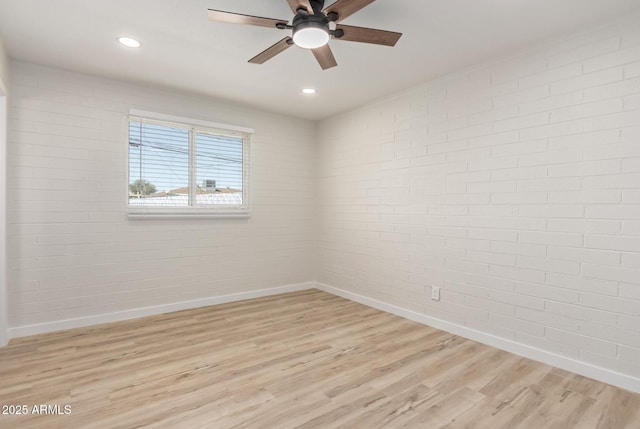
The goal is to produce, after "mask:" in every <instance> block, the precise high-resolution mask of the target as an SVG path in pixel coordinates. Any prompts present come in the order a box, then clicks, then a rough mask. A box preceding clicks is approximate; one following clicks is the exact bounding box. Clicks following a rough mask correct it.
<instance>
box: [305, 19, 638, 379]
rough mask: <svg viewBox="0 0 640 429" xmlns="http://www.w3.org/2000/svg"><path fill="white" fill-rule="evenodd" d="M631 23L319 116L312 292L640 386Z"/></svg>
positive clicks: (635, 40)
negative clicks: (352, 298)
mask: <svg viewBox="0 0 640 429" xmlns="http://www.w3.org/2000/svg"><path fill="white" fill-rule="evenodd" d="M639 19H640V17H638V16H636V17H634V18H633V19H631V18H629V19H628V20H626V21H622V22H619V23H616V24H614V25H612V26H609V27H603V28H600V29H596V30H593V31H591V32H586V33H583V34H581V35H575V36H573V37H570V38H566V39H559V40H556V41H555V42H549V43H548V44H546V45H544V46H540V47H537V48H536V49H533V50H530V51H528V52H524V53H521V54H519V55H516V56H513V57H511V58H507V59H503V60H500V61H496V62H493V63H489V64H484V65H481V66H478V67H475V68H472V69H468V70H465V71H461V72H458V73H455V74H452V75H449V76H445V77H443V78H441V79H439V80H436V81H433V82H427V83H424V84H422V85H420V86H417V87H415V88H412V89H411V90H408V91H405V92H402V93H399V94H396V95H395V96H392V97H390V98H388V99H385V100H382V101H380V102H377V103H374V104H370V105H368V106H365V107H363V108H361V109H358V110H357V111H354V112H350V113H347V114H343V115H341V116H340V117H336V118H330V119H327V120H325V121H323V122H322V123H321V124H320V126H319V130H318V133H319V137H318V139H319V141H318V143H319V147H318V154H319V156H318V166H317V168H318V185H317V187H318V198H319V200H318V201H319V202H318V211H319V215H318V235H317V236H318V244H317V247H318V249H317V252H318V256H317V259H318V262H317V275H316V277H317V279H318V280H319V281H320V282H323V283H327V284H329V285H331V286H335V287H338V288H342V289H345V290H348V291H351V292H354V293H359V294H361V295H365V296H367V297H371V298H375V299H378V300H381V301H384V302H388V303H390V304H394V305H398V306H401V307H405V308H409V309H413V310H415V311H419V312H422V313H424V314H427V315H430V316H433V317H438V318H441V319H444V320H446V321H449V322H452V323H458V324H463V325H466V326H468V327H470V328H473V329H478V330H481V331H484V332H487V333H490V334H493V335H497V336H500V337H504V338H507V339H510V340H514V341H518V342H521V343H524V344H527V345H530V346H533V347H538V348H540V349H543V350H545V351H548V352H552V353H556V354H560V355H563V356H567V357H570V358H574V359H579V360H581V361H583V362H587V363H592V364H595V365H600V366H604V367H606V368H608V369H610V370H613V371H619V372H621V373H624V374H629V375H632V376H635V377H640V336H639V335H638V332H639V330H640V328H639V326H640V26H638V25H637V22H638V20H639ZM407 124H408V125H407ZM407 127H408V128H407ZM425 148H426V151H425ZM387 169H393V172H394V175H396V176H397V177H402V178H403V179H402V181H399V182H391V181H390V180H391V177H392V176H390V175H389V174H388V172H387ZM335 201H341V202H343V203H344V204H345V205H336V204H335ZM347 204H357V205H358V206H359V207H361V210H362V214H355V215H354V214H353V213H351V212H349V211H348V210H347V206H346V205H347ZM382 207H383V208H384V209H385V210H384V215H382V214H381V213H382V212H381V211H380V208H382ZM365 213H366V214H367V215H366V216H365V215H364V214H365ZM367 230H368V231H399V232H400V231H401V232H402V235H399V236H394V235H386V236H384V239H383V237H382V236H370V237H368V239H367V240H366V241H363V242H360V243H357V244H356V243H355V242H354V240H355V237H357V234H358V232H359V231H367ZM383 241H384V245H385V250H384V251H381V250H380V249H381V247H380V244H381V243H382V242H383ZM407 241H408V242H409V243H410V244H411V246H410V247H408V246H407ZM390 244H395V246H392V245H391V246H390ZM407 257H408V258H409V261H406V258H407ZM381 267H384V268H385V269H384V276H381V277H380V278H379V279H378V280H375V279H376V275H377V273H380V272H381ZM407 270H411V272H409V273H408V271H407ZM407 275H408V277H409V280H410V281H411V282H412V285H413V286H412V288H411V289H403V290H402V294H400V293H397V292H396V284H397V282H400V281H405V280H407ZM365 278H367V279H369V280H370V281H366V282H365V281H364V280H363V279H365ZM431 286H439V287H441V288H442V299H441V301H439V302H435V301H431V299H430V291H431Z"/></svg>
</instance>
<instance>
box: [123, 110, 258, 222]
mask: <svg viewBox="0 0 640 429" xmlns="http://www.w3.org/2000/svg"><path fill="white" fill-rule="evenodd" d="M168 119H171V120H168ZM250 132H251V130H249V129H244V128H239V127H232V126H225V125H220V124H213V123H209V122H203V121H196V120H189V119H186V118H176V117H169V116H166V115H159V114H149V113H148V114H147V115H134V114H133V113H132V114H131V116H130V117H129V186H128V201H129V203H128V206H129V216H130V217H137V216H140V217H149V216H158V217H166V216H181V215H187V216H192V215H198V216H207V217H210V216H242V215H244V216H246V215H248V213H249V211H248V210H249V192H248V184H249V183H248V167H249V159H248V157H249V134H250Z"/></svg>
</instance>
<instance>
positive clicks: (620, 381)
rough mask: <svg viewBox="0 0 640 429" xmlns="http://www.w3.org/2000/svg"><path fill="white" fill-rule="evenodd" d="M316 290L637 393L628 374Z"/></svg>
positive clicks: (639, 383) (639, 386) (636, 382)
mask: <svg viewBox="0 0 640 429" xmlns="http://www.w3.org/2000/svg"><path fill="white" fill-rule="evenodd" d="M315 288H316V289H319V290H322V291H324V292H328V293H330V294H333V295H337V296H340V297H342V298H346V299H349V300H351V301H355V302H358V303H360V304H364V305H366V306H369V307H373V308H376V309H378V310H382V311H386V312H387V313H391V314H395V315H396V316H400V317H403V318H405V319H409V320H413V321H414V322H418V323H422V324H423V325H428V326H431V327H434V328H436V329H441V330H443V331H447V332H450V333H452V334H456V335H460V336H461V337H464V338H468V339H470V340H473V341H477V342H479V343H482V344H486V345H489V346H492V347H496V348H498V349H501V350H505V351H508V352H510V353H514V354H517V355H519V356H523V357H526V358H529V359H532V360H535V361H538V362H542V363H545V364H547V365H551V366H555V367H558V368H561V369H564V370H567V371H570V372H573V373H576V374H580V375H583V376H585V377H589V378H593V379H595V380H598V381H602V382H604V383H608V384H611V385H614V386H618V387H621V388H623V389H627V390H630V391H632V392H637V393H640V379H639V378H636V377H632V376H630V375H626V374H622V373H619V372H616V371H611V370H608V369H606V368H602V367H599V366H596V365H592V364H589V363H586V362H582V361H578V360H575V359H571V358H568V357H565V356H560V355H557V354H555V353H552V352H548V351H545V350H542V349H538V348H536V347H532V346H528V345H526V344H521V343H517V342H515V341H511V340H507V339H505V338H501V337H497V336H495V335H491V334H487V333H485V332H481V331H477V330H475V329H471V328H469V327H467V326H463V325H458V324H457V323H451V322H447V321H445V320H442V319H438V318H435V317H431V316H427V315H425V314H421V313H416V312H415V311H412V310H408V309H406V308H402V307H398V306H395V305H392V304H388V303H385V302H382V301H378V300H376V299H372V298H368V297H366V296H362V295H358V294H356V293H353V292H349V291H346V290H343V289H338V288H335V287H333V286H329V285H326V284H323V283H318V282H316V283H315Z"/></svg>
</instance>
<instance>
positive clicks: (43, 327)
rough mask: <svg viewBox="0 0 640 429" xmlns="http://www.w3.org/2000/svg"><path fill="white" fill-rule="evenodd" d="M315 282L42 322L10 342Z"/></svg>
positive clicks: (20, 329)
mask: <svg viewBox="0 0 640 429" xmlns="http://www.w3.org/2000/svg"><path fill="white" fill-rule="evenodd" d="M314 285H315V284H314V283H313V282H307V283H298V284H293V285H287V286H280V287H274V288H269V289H259V290H253V291H248V292H240V293H233V294H229V295H220V296H212V297H208V298H202V299H194V300H190V301H181V302H175V303H171V304H163V305H156V306H152V307H143V308H135V309H131V310H125V311H118V312H115V313H107V314H99V315H96V316H88V317H78V318H75V319H66V320H57V321H55V322H47V323H39V324H35V325H26V326H17V327H12V328H9V329H7V336H8V339H11V338H18V337H26V336H29V335H36V334H44V333H47V332H55V331H62V330H66V329H73V328H82V327H85V326H91V325H97V324H100V323H109V322H118V321H121V320H129V319H135V318H138V317H145V316H153V315H156V314H162V313H170V312H173V311H180V310H188V309H191V308H198V307H206V306H208V305H216V304H225V303H228V302H235V301H243V300H245V299H253V298H262V297H265V296H271V295H278V294H281V293H288V292H297V291H301V290H307V289H312V288H313V287H314Z"/></svg>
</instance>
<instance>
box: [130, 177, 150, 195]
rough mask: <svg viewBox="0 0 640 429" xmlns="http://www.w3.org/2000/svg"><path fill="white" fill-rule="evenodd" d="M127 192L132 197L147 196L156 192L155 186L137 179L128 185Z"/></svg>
mask: <svg viewBox="0 0 640 429" xmlns="http://www.w3.org/2000/svg"><path fill="white" fill-rule="evenodd" d="M129 192H131V193H132V194H134V195H149V194H153V193H154V192H156V185H154V184H153V183H149V182H148V181H146V180H142V179H138V180H136V181H135V182H133V183H129Z"/></svg>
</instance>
